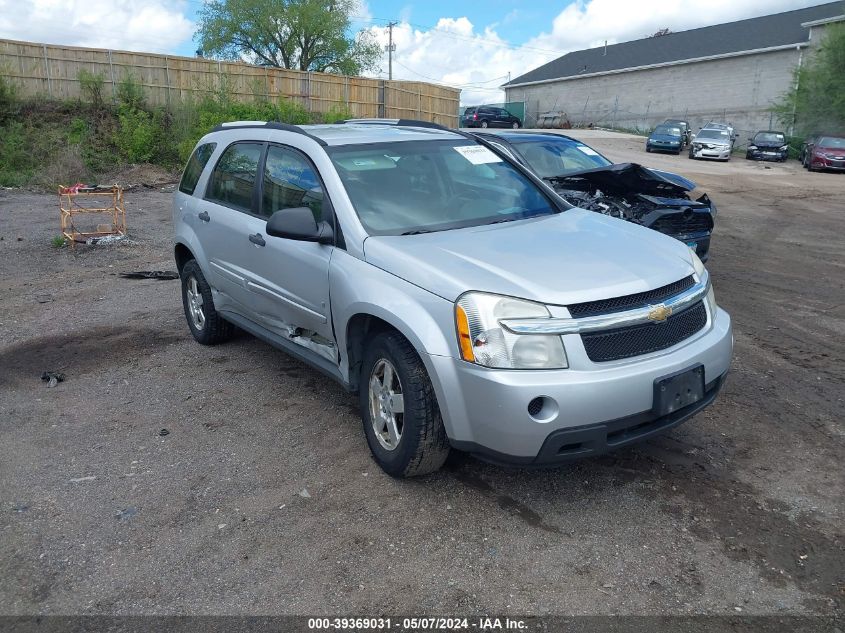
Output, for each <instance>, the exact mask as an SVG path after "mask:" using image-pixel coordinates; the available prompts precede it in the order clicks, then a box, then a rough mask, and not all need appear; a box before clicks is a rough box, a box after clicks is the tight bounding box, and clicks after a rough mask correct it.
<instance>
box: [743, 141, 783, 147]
mask: <svg viewBox="0 0 845 633" xmlns="http://www.w3.org/2000/svg"><path fill="white" fill-rule="evenodd" d="M786 144H787V143H786V141H782V142H781V141H760V142H757V141H751V142H750V143H749V145H754V146H755V147H776V148H778V149H780V148H781V147H783V146H784V145H786Z"/></svg>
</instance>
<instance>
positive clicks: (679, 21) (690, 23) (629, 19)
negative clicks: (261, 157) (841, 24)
mask: <svg viewBox="0 0 845 633" xmlns="http://www.w3.org/2000/svg"><path fill="white" fill-rule="evenodd" d="M359 3H360V6H359V9H358V10H357V11H356V14H357V15H359V16H361V19H358V20H356V21H355V23H354V27H355V28H356V30H357V29H368V30H369V31H370V32H371V33H372V35H373V36H374V37H375V38H377V39H378V41H379V42H380V43H382V44H386V43H387V29H386V28H385V24H386V22H387V21H388V20H395V21H398V22H399V25H398V26H397V27H396V28H395V29H394V42H395V43H396V53H395V55H394V61H395V63H394V67H393V76H394V78H395V79H408V80H423V81H431V82H436V83H441V84H446V85H449V86H454V87H458V88H461V90H462V93H461V101H462V102H463V104H464V105H471V104H478V103H484V102H486V103H494V102H496V101H499V100H500V99H501V98H502V96H503V93H502V91H501V90H500V89H499V86H500V85H501V84H502V83H504V81H506V80H507V77H508V74H509V73H510V75H511V76H512V77H517V76H519V75H521V74H523V73H525V72H527V71H529V70H531V69H533V68H536V67H537V66H539V65H541V64H543V63H546V62H548V61H551V60H552V59H554V58H556V57H559V56H560V55H562V54H564V53H566V52H568V51H572V50H579V49H583V48H590V47H593V46H600V45H601V44H602V43H603V42H604V41H607V42H608V43H611V44H613V43H616V42H623V41H628V40H633V39H638V38H641V37H646V36H648V35H651V34H653V33H654V32H656V31H657V30H659V29H663V28H669V29H671V30H672V31H682V30H685V29H690V28H696V27H700V26H706V25H710V24H718V23H720V22H729V21H733V20H740V19H744V18H749V17H754V16H758V15H765V14H769V13H777V12H780V11H788V10H791V9H798V8H801V7H806V6H810V5H815V4H821V2H820V1H819V0H573V1H571V2H548V1H547V2H542V1H537V0H533V1H531V2H528V1H521V0H484V1H483V2H482V1H479V0H471V1H466V0H406V1H405V2H389V1H388V0H359ZM201 6H202V0H0V38H8V39H17V40H26V41H31V42H43V43H50V44H70V45H76V46H91V47H98V48H111V49H117V50H131V51H141V52H154V53H170V54H175V55H187V56H193V55H194V53H195V51H196V49H197V44H196V42H194V40H193V34H194V32H195V30H196V26H197V11H198V9H199V8H200V7H201ZM56 16H61V19H60V20H57V19H56ZM387 70H388V69H387V55H386V54H385V55H384V58H383V60H382V63H381V68H380V70H379V71H378V72H376V73H373V74H375V75H377V76H380V77H386V76H387Z"/></svg>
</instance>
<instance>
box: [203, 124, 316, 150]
mask: <svg viewBox="0 0 845 633" xmlns="http://www.w3.org/2000/svg"><path fill="white" fill-rule="evenodd" d="M252 127H264V128H269V129H271V130H284V131H285V132H293V133H294V134H302V135H303V136H307V137H308V138H310V139H312V140H314V141H316V142H317V143H319V144H320V145H322V146H323V147H325V146H327V145H328V143H326V142H325V141H324V140H323V139H321V138H319V137H317V136H314V135H313V134H309V133H308V132H306V131H305V130H303V129H302V128H301V127H299V126H298V125H291V124H290V123H280V122H279V121H232V122H231V123H221V124H220V125H218V126H216V127H215V128H214V129H213V130H212V132H222V131H225V130H240V129H243V128H252Z"/></svg>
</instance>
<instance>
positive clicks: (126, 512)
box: [114, 507, 138, 520]
mask: <svg viewBox="0 0 845 633" xmlns="http://www.w3.org/2000/svg"><path fill="white" fill-rule="evenodd" d="M136 514H138V508H134V507H129V508H125V509H123V510H121V511H120V512H118V513H117V514H115V515H114V518H115V519H121V520H126V519H131V518H132V517H134V516H135V515H136Z"/></svg>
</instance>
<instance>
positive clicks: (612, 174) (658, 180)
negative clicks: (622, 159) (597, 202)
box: [547, 163, 695, 197]
mask: <svg viewBox="0 0 845 633" xmlns="http://www.w3.org/2000/svg"><path fill="white" fill-rule="evenodd" d="M547 180H549V181H550V182H551V183H552V184H553V185H554V186H556V187H561V188H567V187H568V188H572V189H579V190H581V189H601V190H602V191H603V192H605V193H645V194H652V195H661V196H668V197H673V196H682V195H683V194H685V193H686V192H688V191H691V190H693V189H695V183H694V182H692V181H691V180H687V179H686V178H684V177H683V176H679V175H678V174H672V173H669V172H665V171H657V170H655V169H649V168H648V167H643V166H642V165H638V164H636V163H616V164H614V165H608V166H607V167H596V168H594V169H585V170H583V171H578V172H574V173H569V174H566V175H563V176H556V177H554V178H547Z"/></svg>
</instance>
